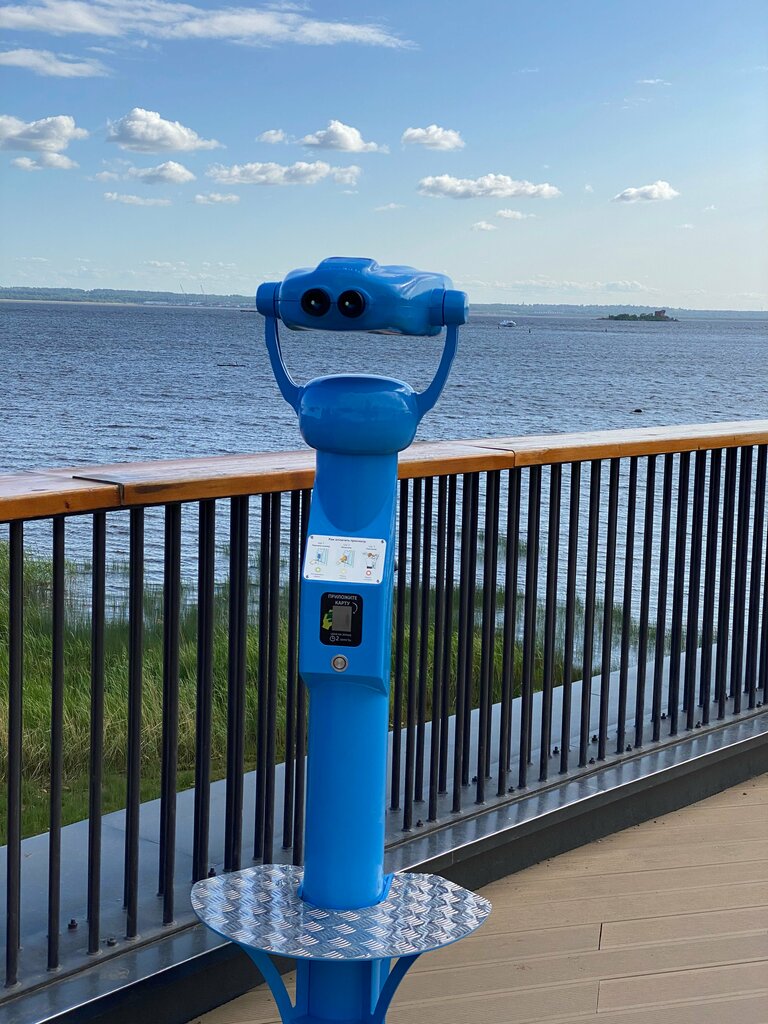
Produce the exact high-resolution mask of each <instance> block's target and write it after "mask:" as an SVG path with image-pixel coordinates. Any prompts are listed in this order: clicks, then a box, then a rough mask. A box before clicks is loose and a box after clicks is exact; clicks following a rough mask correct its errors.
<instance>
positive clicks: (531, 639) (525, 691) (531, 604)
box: [517, 466, 541, 789]
mask: <svg viewBox="0 0 768 1024" xmlns="http://www.w3.org/2000/svg"><path fill="white" fill-rule="evenodd" d="M540 507H541V466H531V468H530V470H529V476H528V522H527V541H526V543H527V548H526V552H525V615H524V623H523V679H522V687H521V695H520V696H521V700H520V764H519V771H518V782H517V784H518V786H519V787H520V788H521V789H525V787H526V786H527V785H528V763H529V761H530V758H531V733H532V731H533V687H534V681H535V680H534V669H535V664H536V611H537V605H538V577H539V509H540Z"/></svg>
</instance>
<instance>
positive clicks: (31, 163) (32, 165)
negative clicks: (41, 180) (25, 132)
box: [11, 156, 43, 171]
mask: <svg viewBox="0 0 768 1024" xmlns="http://www.w3.org/2000/svg"><path fill="white" fill-rule="evenodd" d="M11 163H12V164H13V166H14V167H18V168H19V170H20V171H42V169H43V168H42V167H41V166H40V164H39V163H38V162H37V160H33V159H32V157H31V156H17V157H16V159H15V160H11Z"/></svg>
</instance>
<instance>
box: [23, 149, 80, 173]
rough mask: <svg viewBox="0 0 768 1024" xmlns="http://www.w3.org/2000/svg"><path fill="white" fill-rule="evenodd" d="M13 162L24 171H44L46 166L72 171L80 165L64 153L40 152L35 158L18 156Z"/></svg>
mask: <svg viewBox="0 0 768 1024" xmlns="http://www.w3.org/2000/svg"><path fill="white" fill-rule="evenodd" d="M11 163H12V164H13V166H14V167H18V168H20V169H21V170H22V171H42V170H43V169H44V168H46V167H48V168H52V169H53V170H56V171H71V170H72V169H73V168H75V167H79V166H80V164H77V163H75V161H74V160H70V158H69V157H68V156H65V155H64V153H39V154H38V156H37V159H35V160H33V159H32V157H30V156H18V157H16V159H15V160H11Z"/></svg>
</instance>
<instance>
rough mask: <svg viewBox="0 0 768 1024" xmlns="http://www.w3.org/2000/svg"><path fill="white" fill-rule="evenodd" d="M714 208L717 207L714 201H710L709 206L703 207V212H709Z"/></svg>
mask: <svg viewBox="0 0 768 1024" xmlns="http://www.w3.org/2000/svg"><path fill="white" fill-rule="evenodd" d="M716 209H717V207H716V206H715V204H714V203H710V205H709V206H705V207H704V213H710V212H711V211H712V210H716Z"/></svg>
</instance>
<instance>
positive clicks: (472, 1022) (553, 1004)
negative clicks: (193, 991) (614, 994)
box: [206, 981, 598, 1024]
mask: <svg viewBox="0 0 768 1024" xmlns="http://www.w3.org/2000/svg"><path fill="white" fill-rule="evenodd" d="M597 996H598V984H597V982H594V981H589V982H581V983H580V984H577V985H553V986H552V987H551V988H550V989H525V990H523V991H520V992H515V994H514V997H511V996H510V993H509V992H491V993H488V992H485V991H484V990H483V989H481V988H479V987H475V986H471V987H470V988H469V989H468V990H467V991H465V993H464V995H462V996H461V997H460V998H456V997H451V998H441V999H419V1000H417V1001H412V1002H410V1003H409V1002H405V1001H403V1000H402V999H401V998H399V997H398V996H396V997H395V1001H394V1003H393V1005H392V1009H391V1010H390V1011H389V1013H388V1014H387V1024H509V1022H510V1021H514V1022H515V1024H518V1022H523V1021H547V1020H550V1019H551V1018H552V1017H562V1016H563V1015H564V1014H567V1013H568V1014H574V1015H576V1014H580V1013H582V1014H583V1013H592V1014H594V1013H595V1011H596V1007H597ZM512 1014H514V1016H512ZM591 1019H593V1020H596V1018H594V1017H593V1018H591ZM206 1024H208V1022H207V1021H206Z"/></svg>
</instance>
